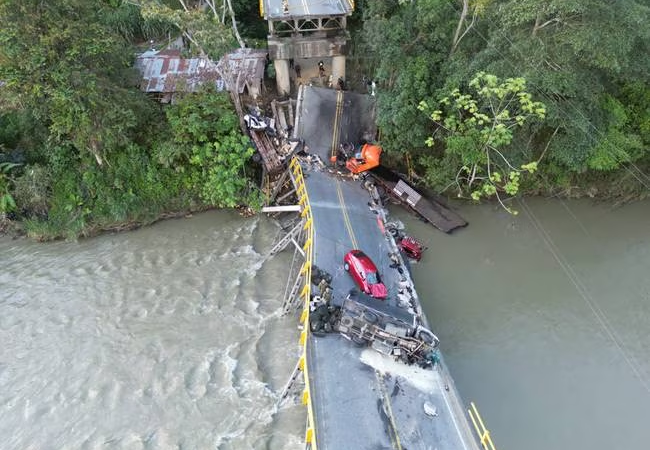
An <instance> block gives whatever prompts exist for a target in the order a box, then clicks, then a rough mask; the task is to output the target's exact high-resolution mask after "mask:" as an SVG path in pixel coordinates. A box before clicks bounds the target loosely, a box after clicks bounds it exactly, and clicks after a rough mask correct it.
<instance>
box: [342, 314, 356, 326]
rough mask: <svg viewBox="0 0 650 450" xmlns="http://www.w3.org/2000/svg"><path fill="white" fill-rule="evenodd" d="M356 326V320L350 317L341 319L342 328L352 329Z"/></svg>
mask: <svg viewBox="0 0 650 450" xmlns="http://www.w3.org/2000/svg"><path fill="white" fill-rule="evenodd" d="M353 324H354V320H353V319H352V317H350V316H343V317H341V326H344V327H347V328H350V327H351V326H352V325H353Z"/></svg>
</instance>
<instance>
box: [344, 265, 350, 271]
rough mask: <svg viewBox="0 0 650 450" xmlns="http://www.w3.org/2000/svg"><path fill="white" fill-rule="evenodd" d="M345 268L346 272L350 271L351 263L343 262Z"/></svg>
mask: <svg viewBox="0 0 650 450" xmlns="http://www.w3.org/2000/svg"><path fill="white" fill-rule="evenodd" d="M343 268H344V269H345V271H346V272H349V271H350V264H348V263H345V264H343Z"/></svg>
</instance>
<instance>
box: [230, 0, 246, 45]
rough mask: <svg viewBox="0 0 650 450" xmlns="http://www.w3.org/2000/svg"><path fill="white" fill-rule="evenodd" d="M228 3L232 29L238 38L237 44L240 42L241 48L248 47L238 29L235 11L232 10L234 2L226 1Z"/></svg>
mask: <svg viewBox="0 0 650 450" xmlns="http://www.w3.org/2000/svg"><path fill="white" fill-rule="evenodd" d="M226 2H228V11H229V12H230V19H231V20H232V29H233V31H234V32H235V37H236V38H237V42H239V47H240V48H244V47H246V43H245V42H244V40H243V39H242V38H241V36H240V34H239V30H238V29H237V21H236V20H235V11H233V9H232V1H231V0H226Z"/></svg>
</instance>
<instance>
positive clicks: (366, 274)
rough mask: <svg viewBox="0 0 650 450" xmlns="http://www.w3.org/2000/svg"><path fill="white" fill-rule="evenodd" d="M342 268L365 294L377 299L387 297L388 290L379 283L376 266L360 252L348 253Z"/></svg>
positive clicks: (352, 251)
mask: <svg viewBox="0 0 650 450" xmlns="http://www.w3.org/2000/svg"><path fill="white" fill-rule="evenodd" d="M343 268H344V269H345V270H346V271H347V272H349V273H350V275H351V276H352V279H353V280H354V282H355V283H357V285H358V286H359V287H360V288H361V290H362V291H363V292H365V293H366V294H368V295H370V296H371V297H374V298H378V299H384V298H386V296H387V295H388V289H386V286H385V285H384V283H382V282H381V278H380V277H379V272H378V271H377V266H375V263H373V262H372V260H371V259H370V258H368V256H367V255H366V254H365V253H363V252H362V251H361V250H351V251H349V252H348V253H347V254H346V255H345V257H344V258H343Z"/></svg>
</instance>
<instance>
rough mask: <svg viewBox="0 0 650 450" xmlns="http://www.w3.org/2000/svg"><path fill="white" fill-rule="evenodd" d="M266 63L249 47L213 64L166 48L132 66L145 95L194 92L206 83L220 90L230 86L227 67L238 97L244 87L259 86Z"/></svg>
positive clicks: (143, 56) (261, 52)
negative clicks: (136, 70) (140, 79)
mask: <svg viewBox="0 0 650 450" xmlns="http://www.w3.org/2000/svg"><path fill="white" fill-rule="evenodd" d="M265 62H266V51H265V50H258V49H251V48H242V49H237V50H235V51H233V52H231V53H229V54H227V55H224V56H223V57H222V58H221V60H219V62H218V63H216V64H215V63H214V62H213V61H212V60H210V59H209V58H182V57H181V52H180V50H171V49H168V50H161V51H156V50H148V51H146V52H144V53H142V54H141V55H139V56H138V57H137V59H136V64H135V66H136V68H137V69H138V70H139V71H140V73H141V74H142V81H141V83H140V89H141V90H142V91H144V92H150V93H175V92H195V91H196V90H197V89H198V88H199V87H200V86H202V85H203V84H206V83H210V84H213V85H214V86H216V88H217V89H218V90H220V91H221V90H223V89H224V88H225V87H226V86H228V84H229V83H228V78H229V75H228V72H226V69H227V68H229V69H230V73H231V74H232V77H233V83H234V84H235V86H236V89H237V92H238V93H240V94H241V93H242V92H243V91H244V87H245V86H246V85H247V84H249V85H252V84H253V83H259V81H260V80H261V79H262V78H263V77H264V65H265ZM224 74H225V76H224ZM229 88H230V87H229Z"/></svg>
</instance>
